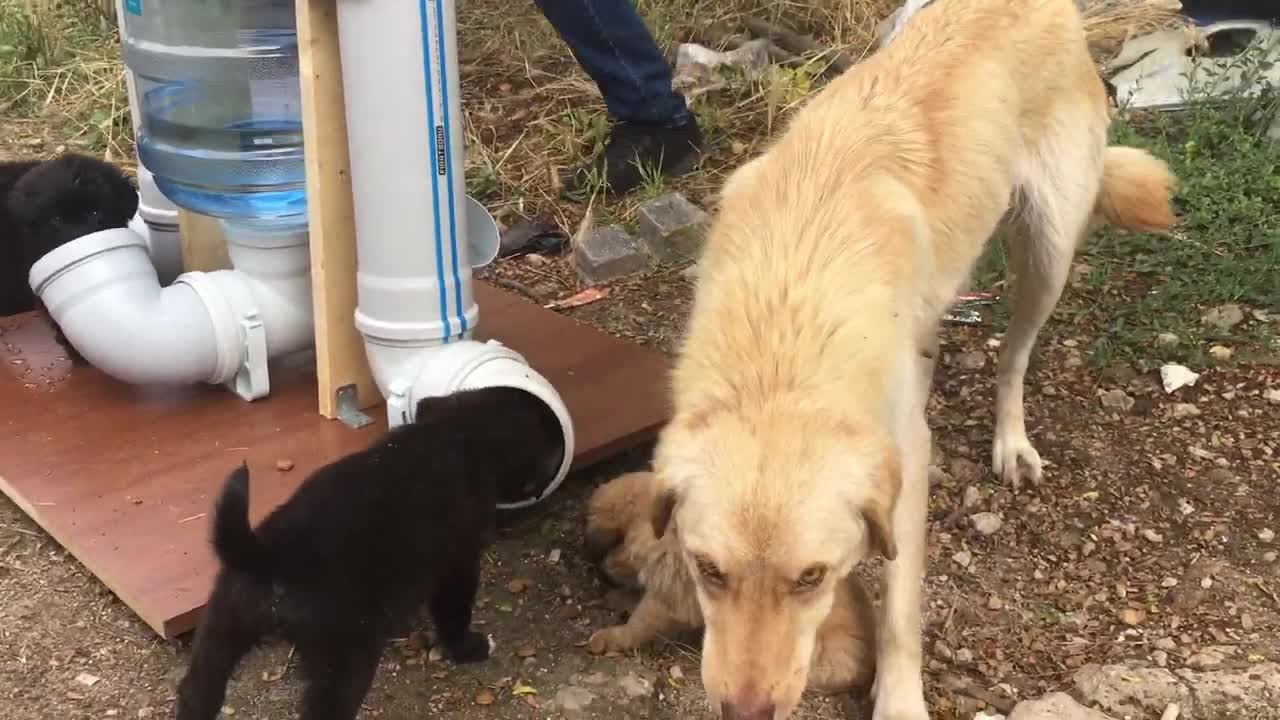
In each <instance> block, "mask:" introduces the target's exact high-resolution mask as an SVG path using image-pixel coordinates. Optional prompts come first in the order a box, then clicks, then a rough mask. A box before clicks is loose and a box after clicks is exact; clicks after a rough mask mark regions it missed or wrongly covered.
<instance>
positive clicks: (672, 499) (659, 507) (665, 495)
mask: <svg viewBox="0 0 1280 720" xmlns="http://www.w3.org/2000/svg"><path fill="white" fill-rule="evenodd" d="M679 499H680V496H679V495H678V494H676V491H675V489H673V488H667V489H665V490H663V491H662V492H660V493H658V496H657V497H656V498H654V500H653V516H652V517H651V521H652V522H653V536H654V537H656V538H658V539H661V538H662V536H663V535H666V534H667V526H669V525H670V524H671V515H672V513H674V512H675V510H676V502H677V501H678V500H679Z"/></svg>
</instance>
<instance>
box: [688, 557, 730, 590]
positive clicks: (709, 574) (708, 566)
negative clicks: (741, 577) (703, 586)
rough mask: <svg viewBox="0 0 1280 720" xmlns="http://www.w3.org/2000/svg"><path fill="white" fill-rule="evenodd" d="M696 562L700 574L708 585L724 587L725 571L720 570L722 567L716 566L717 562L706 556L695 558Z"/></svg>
mask: <svg viewBox="0 0 1280 720" xmlns="http://www.w3.org/2000/svg"><path fill="white" fill-rule="evenodd" d="M694 562H695V563H696V564H697V566H698V574H699V575H701V576H702V579H703V580H704V581H705V582H706V583H707V584H708V585H710V586H711V587H714V588H722V587H724V585H725V577H724V573H723V572H722V571H721V570H720V568H718V567H716V564H715V563H713V562H711V561H710V560H708V559H706V558H704V557H699V558H694Z"/></svg>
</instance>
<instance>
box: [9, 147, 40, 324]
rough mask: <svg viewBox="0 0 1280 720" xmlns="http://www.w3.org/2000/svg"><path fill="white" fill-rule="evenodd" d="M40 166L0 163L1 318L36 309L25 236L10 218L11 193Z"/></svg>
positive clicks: (21, 163) (35, 163) (27, 161)
mask: <svg viewBox="0 0 1280 720" xmlns="http://www.w3.org/2000/svg"><path fill="white" fill-rule="evenodd" d="M39 164H40V161H38V160H15V161H12V162H0V317H7V316H9V315H16V314H18V313H20V312H27V311H29V310H32V309H34V308H35V304H34V298H33V297H32V295H31V287H30V286H29V285H28V284H27V270H24V269H23V262H22V254H21V251H20V248H21V247H22V244H23V242H22V233H20V232H19V231H18V227H17V225H16V223H15V222H14V220H13V218H11V217H9V191H11V190H13V186H14V185H17V184H18V181H19V180H21V179H22V176H23V175H26V174H27V172H28V171H30V170H31V169H32V168H34V167H35V166H37V165H39ZM27 269H28V270H29V269H30V268H27Z"/></svg>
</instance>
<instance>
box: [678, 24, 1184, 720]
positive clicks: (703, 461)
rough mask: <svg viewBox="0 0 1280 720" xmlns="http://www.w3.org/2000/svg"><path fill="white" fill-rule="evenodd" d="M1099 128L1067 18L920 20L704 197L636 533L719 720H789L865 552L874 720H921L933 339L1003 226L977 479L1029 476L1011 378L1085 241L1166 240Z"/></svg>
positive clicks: (1161, 194) (1029, 456)
mask: <svg viewBox="0 0 1280 720" xmlns="http://www.w3.org/2000/svg"><path fill="white" fill-rule="evenodd" d="M993 38H998V40H996V41H993ZM1108 124H1109V118H1108V109H1107V96H1106V92H1105V90H1104V88H1103V85H1102V82H1101V80H1100V78H1099V77H1098V74H1097V71H1096V70H1095V68H1094V65H1093V62H1092V60H1091V58H1090V57H1089V53H1088V49H1087V46H1086V40H1085V33H1084V29H1083V24H1082V20H1081V16H1080V12H1079V10H1077V8H1076V6H1075V3H1074V1H1073V0H935V1H934V2H933V3H931V4H929V5H928V6H927V7H925V8H924V9H921V10H918V11H917V12H916V13H915V14H914V16H912V17H910V18H909V19H907V20H906V22H905V23H904V25H903V27H902V31H901V34H900V35H898V36H897V37H896V38H894V39H893V40H891V41H890V42H889V43H888V44H887V45H886V46H885V47H884V48H883V49H882V50H880V51H879V52H878V53H876V54H875V55H872V56H871V57H869V58H868V59H866V60H865V61H864V62H862V63H861V64H859V65H858V66H856V67H854V68H853V69H851V70H849V71H848V72H846V73H845V74H844V75H842V76H841V77H839V78H837V79H835V80H834V81H832V82H831V83H830V84H829V85H828V86H827V87H826V88H825V89H824V90H823V91H821V93H820V94H819V95H817V96H816V97H815V98H814V99H813V100H811V101H810V102H809V103H808V104H807V105H806V106H805V107H803V108H802V109H800V110H799V111H798V112H797V113H796V115H795V116H794V118H793V119H792V121H791V122H790V124H789V127H788V128H787V129H786V130H785V132H784V133H783V134H782V135H781V137H780V138H779V139H778V140H777V141H775V143H774V144H773V145H772V147H770V148H769V149H768V151H767V152H766V153H765V154H764V155H762V156H761V157H759V158H757V159H756V160H754V161H752V162H751V163H749V164H748V165H747V166H745V167H743V168H741V169H740V170H739V171H737V173H736V174H735V175H734V176H733V177H732V178H731V179H730V180H729V181H728V182H727V183H726V187H725V189H724V191H723V192H722V196H721V205H720V210H719V213H718V215H717V218H716V221H715V223H714V225H713V227H712V229H711V231H710V234H709V237H708V241H707V249H706V251H705V254H704V256H703V258H702V260H701V269H700V281H699V284H698V288H697V292H696V296H695V300H694V304H693V309H692V314H691V318H690V321H689V325H688V330H687V335H686V338H685V340H684V343H683V347H682V348H681V352H680V355H679V358H678V361H677V364H676V368H675V371H674V375H673V405H674V416H673V420H672V422H671V423H670V424H669V425H668V426H667V427H666V428H665V429H664V430H663V432H662V433H661V436H660V439H659V443H658V447H657V450H656V454H655V464H654V469H655V471H656V473H657V475H658V477H659V478H661V480H662V481H663V482H664V483H666V484H667V485H668V488H669V489H668V490H666V491H664V494H663V497H662V499H661V500H660V501H659V502H658V506H659V509H660V511H659V512H658V513H657V514H656V516H655V534H656V535H657V536H660V537H661V536H663V533H664V532H667V531H670V532H671V533H673V535H674V536H675V537H676V538H677V542H678V545H679V547H680V554H681V560H682V561H683V562H685V563H686V565H687V566H688V567H689V569H690V571H691V572H692V573H693V575H694V577H695V578H696V590H697V591H696V596H697V601H698V606H699V609H700V611H701V614H702V617H703V618H704V620H705V622H706V633H705V636H704V639H703V653H702V677H703V685H704V687H705V688H706V692H707V695H708V700H709V701H710V703H711V705H712V707H713V708H715V709H717V710H718V711H719V712H720V713H721V714H722V715H723V716H724V717H725V718H729V719H733V718H737V719H739V720H779V719H781V718H786V717H787V716H788V715H790V713H791V712H792V711H793V709H794V708H795V705H796V703H797V701H798V700H799V697H800V694H801V692H802V690H803V688H804V686H805V682H806V677H807V676H808V673H809V664H810V660H811V658H812V656H813V647H814V642H815V638H816V637H817V631H818V628H819V627H820V626H821V625H822V623H823V621H824V619H825V618H826V617H827V616H828V614H829V612H830V609H831V606H832V603H833V601H834V598H835V589H836V587H838V586H839V584H840V583H841V582H842V581H843V579H844V578H845V577H846V576H847V575H848V574H849V573H850V571H851V570H852V569H853V567H854V566H855V565H856V564H857V563H859V562H861V561H862V560H864V559H866V558H867V557H869V556H871V555H873V554H880V555H883V556H884V557H885V558H886V559H887V560H888V561H889V562H888V563H887V565H886V569H885V588H884V590H885V591H884V594H883V597H884V603H883V606H882V617H881V618H880V621H879V625H878V628H877V632H876V636H877V644H878V648H877V660H876V681H875V687H874V689H873V692H874V694H875V711H874V720H925V719H926V718H928V717H929V712H928V708H927V705H926V703H925V699H924V689H923V680H922V676H921V663H922V649H921V626H920V609H921V608H920V604H921V597H920V595H921V581H922V578H923V574H924V571H925V530H926V519H927V516H926V515H927V493H928V475H927V466H928V461H929V448H930V432H929V427H928V424H927V422H926V417H925V407H926V399H927V397H928V394H929V388H930V384H931V382H932V377H933V355H934V354H935V348H936V343H937V330H938V323H939V319H940V316H941V314H942V312H943V311H944V309H945V308H946V307H947V306H948V304H949V303H950V301H951V300H952V298H954V297H955V295H956V293H957V292H958V291H960V290H961V289H962V288H963V286H964V285H965V284H966V282H967V280H968V276H969V274H970V272H971V270H972V268H973V265H974V263H975V262H976V261H977V259H978V258H979V256H980V255H981V253H982V251H983V249H984V246H985V245H986V243H987V241H988V239H989V238H990V237H991V235H992V233H993V232H994V231H995V229H996V228H997V226H998V225H999V224H1000V223H1001V222H1002V221H1005V222H1008V223H1010V229H1011V231H1012V233H1013V237H1012V239H1011V240H1010V242H1009V246H1008V252H1009V266H1010V270H1011V274H1012V276H1013V277H1012V279H1013V283H1012V285H1013V288H1014V292H1013V294H1012V297H1011V320H1010V324H1009V328H1008V332H1007V333H1006V334H1005V336H1004V339H1003V342H1002V350H1001V357H1000V362H999V369H998V383H997V388H998V389H997V398H996V407H995V413H994V414H995V429H994V447H993V450H992V465H993V468H994V470H995V472H996V473H997V474H998V475H1000V476H1001V477H1002V478H1004V479H1005V480H1006V481H1007V482H1010V483H1014V482H1017V480H1018V479H1019V476H1020V472H1021V473H1023V474H1025V475H1027V476H1029V477H1030V478H1032V479H1035V478H1037V477H1038V476H1039V475H1040V472H1041V460H1040V456H1039V454H1038V453H1037V452H1036V450H1035V448H1034V447H1033V446H1032V444H1031V441H1030V440H1029V439H1028V437H1027V432H1026V426H1025V422H1024V418H1023V413H1024V410H1023V378H1024V375H1025V373H1026V369H1027V362H1028V359H1029V358H1030V355H1031V350H1032V346H1033V344H1034V342H1035V339H1036V336H1037V334H1038V332H1039V329H1040V327H1041V325H1042V324H1043V323H1044V322H1045V320H1046V319H1047V318H1048V317H1049V314H1050V312H1051V311H1052V310H1053V308H1054V306H1055V304H1056V303H1057V300H1058V297H1059V295H1060V293H1061V291H1062V288H1063V285H1064V283H1065V281H1066V278H1067V275H1068V272H1069V269H1070V267H1071V260H1072V256H1073V253H1074V251H1075V248H1076V245H1077V243H1079V242H1080V241H1081V238H1082V237H1083V235H1084V234H1085V230H1086V226H1087V225H1088V223H1089V222H1090V220H1091V218H1092V217H1093V216H1094V215H1095V214H1097V215H1098V216H1099V217H1101V218H1102V219H1104V220H1106V221H1108V222H1110V223H1112V224H1115V225H1118V226H1120V227H1124V228H1129V229H1133V230H1147V231H1161V230H1165V229H1167V228H1168V227H1169V226H1170V225H1171V224H1172V223H1173V222H1174V220H1175V218H1174V213H1173V210H1172V208H1171V206H1170V195H1171V190H1172V186H1173V184H1174V178H1173V177H1172V176H1171V175H1170V173H1169V170H1168V168H1167V167H1166V166H1165V164H1164V163H1162V162H1161V161H1159V160H1157V159H1156V158H1154V157H1152V156H1151V155H1149V154H1147V153H1145V152H1143V151H1140V150H1136V149H1131V148H1121V147H1107V127H1108ZM1020 467H1021V470H1020Z"/></svg>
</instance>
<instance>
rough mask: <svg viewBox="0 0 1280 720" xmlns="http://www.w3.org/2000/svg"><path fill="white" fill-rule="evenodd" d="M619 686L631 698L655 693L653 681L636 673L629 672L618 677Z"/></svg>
mask: <svg viewBox="0 0 1280 720" xmlns="http://www.w3.org/2000/svg"><path fill="white" fill-rule="evenodd" d="M618 687H620V688H622V691H623V692H624V693H626V694H627V697H629V698H638V697H648V696H649V695H651V694H653V681H652V680H650V679H648V678H645V677H641V676H639V675H637V674H635V673H627V674H626V675H623V676H622V677H620V678H618Z"/></svg>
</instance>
